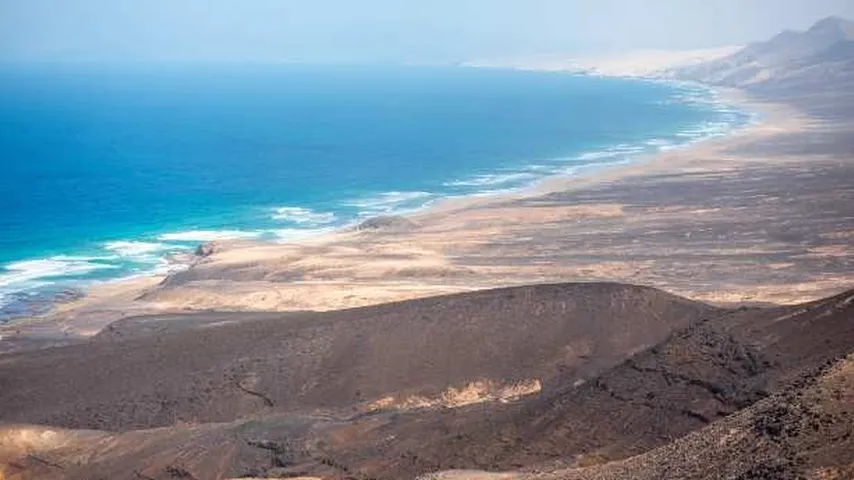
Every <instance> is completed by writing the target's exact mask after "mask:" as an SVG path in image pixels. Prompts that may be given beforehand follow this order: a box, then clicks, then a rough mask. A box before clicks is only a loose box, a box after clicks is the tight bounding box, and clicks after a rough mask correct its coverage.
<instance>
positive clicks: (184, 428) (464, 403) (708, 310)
mask: <svg viewBox="0 0 854 480" xmlns="http://www.w3.org/2000/svg"><path fill="white" fill-rule="evenodd" d="M852 319H854V292H848V293H846V294H843V295H840V296H837V297H834V298H830V299H827V300H824V301H819V302H813V303H810V304H805V305H800V306H795V307H775V308H763V309H740V310H721V309H715V308H712V307H708V306H706V305H703V304H700V303H696V302H691V301H688V300H685V299H681V298H679V297H675V296H672V295H668V294H665V293H663V292H659V291H656V290H653V289H649V288H640V287H632V286H623V285H615V284H577V285H548V286H539V287H525V288H515V289H503V290H495V291H487V292H478V293H471V294H463V295H455V296H450V297H438V298H432V299H426V300H417V301H410V302H402V303H398V304H391V305H386V306H381V307H369V308H364V309H356V310H351V311H343V312H331V313H323V314H293V315H290V316H281V315H278V316H274V315H266V316H265V315H246V314H196V315H187V316H180V317H168V318H166V317H146V318H137V319H128V320H124V321H122V322H120V323H118V324H115V325H114V326H113V327H112V328H111V329H109V330H107V331H105V332H103V333H102V334H101V335H100V336H99V337H98V338H96V339H94V340H93V341H92V342H91V343H90V344H89V345H86V346H72V347H60V348H56V349H51V350H45V351H36V352H27V353H22V354H17V355H8V356H5V357H4V358H3V359H2V361H0V384H2V385H3V387H4V388H3V389H2V393H0V396H2V398H0V405H2V407H0V418H2V420H3V421H4V422H5V423H7V424H10V423H15V424H17V425H9V426H7V427H5V428H4V429H3V431H2V432H0V464H3V465H5V467H4V468H5V472H6V474H7V476H11V478H46V479H50V478H57V479H59V478H68V479H70V478H110V479H122V478H129V479H130V478H135V479H139V478H154V479H158V480H160V479H169V478H196V479H208V478H211V479H213V478H217V479H218V478H230V477H234V478H237V477H242V476H256V477H267V478H276V477H280V478H285V477H294V476H299V475H310V476H315V477H319V478H359V479H368V478H379V479H398V478H414V477H416V476H418V475H422V474H427V473H429V472H437V471H442V470H449V469H478V470H489V471H510V472H512V471H520V473H518V474H513V473H509V474H506V475H512V476H516V475H521V476H525V475H528V474H530V473H531V472H534V471H540V472H554V471H566V473H565V474H560V475H558V476H557V477H555V478H564V477H566V478H576V477H573V475H582V473H578V472H583V477H580V478H588V477H587V476H586V475H588V472H596V475H600V474H601V475H603V476H601V477H590V478H681V477H674V476H671V477H666V476H664V477H658V476H657V475H659V473H660V472H659V471H657V470H655V468H661V467H655V468H653V467H652V466H650V467H648V468H649V470H648V471H649V472H650V473H649V476H647V477H637V476H633V475H631V474H627V473H626V472H627V471H628V470H626V469H625V467H622V466H621V465H626V464H624V463H621V462H623V461H624V462H633V461H634V462H643V461H646V460H643V459H644V458H650V457H647V456H645V455H653V456H654V455H669V456H668V457H666V458H667V459H668V460H667V462H670V463H667V465H671V464H672V465H673V468H674V469H677V468H683V467H684V468H687V466H685V465H684V464H681V463H680V461H681V460H680V458H684V457H681V456H680V455H682V453H681V452H686V451H692V452H695V453H693V454H692V455H718V453H717V452H716V451H712V450H710V449H709V447H708V442H706V443H703V442H699V441H694V440H691V439H692V438H695V436H696V435H697V434H698V433H699V432H704V431H707V430H708V429H715V430H713V431H714V432H720V431H721V430H720V428H723V427H720V428H719V427H718V425H728V424H727V423H723V424H722V423H721V422H740V423H737V425H748V424H750V422H754V423H756V422H755V421H754V420H751V418H754V417H755V416H756V415H758V414H759V413H761V412H766V411H770V410H768V409H769V408H770V409H772V410H773V409H774V408H776V407H775V405H777V406H778V405H780V401H779V400H775V399H779V398H786V397H785V396H786V395H789V394H788V393H786V392H793V391H795V392H797V391H801V390H803V389H804V388H807V387H809V386H810V385H814V384H816V382H815V381H813V380H810V379H819V378H825V376H827V375H828V374H829V373H828V372H831V371H832V372H836V371H837V370H833V369H830V370H829V369H828V368H830V365H833V364H834V362H835V361H836V359H838V358H840V357H841V356H843V355H846V354H850V353H851V352H852V347H854V322H852ZM158 359H161V360H158ZM145 362H149V364H150V363H151V362H156V364H155V368H151V369H146V368H143V365H145ZM833 368H843V370H844V371H845V372H849V371H850V369H849V368H848V367H846V366H845V365H842V366H838V367H833ZM846 375H847V374H846ZM833 378H837V377H833ZM844 378H848V377H844ZM805 379H806V380H805ZM822 381H823V380H822ZM846 381H847V380H846ZM834 388H835V389H833V388H831V389H820V390H810V391H809V392H811V393H809V395H813V397H810V398H814V397H815V398H819V397H820V399H821V401H822V402H827V405H828V407H827V408H828V410H827V411H828V412H831V411H832V412H835V413H833V415H834V416H833V424H832V425H831V427H832V428H829V430H827V431H826V432H825V430H822V429H819V430H816V431H815V432H811V433H810V435H811V437H809V438H810V439H811V440H810V441H811V442H813V443H811V445H812V444H815V443H816V442H819V443H820V442H823V441H825V442H831V441H832V443H828V445H830V444H832V445H834V447H833V448H834V449H835V450H833V455H830V454H825V453H822V452H818V453H816V454H815V455H812V454H811V455H809V456H806V457H804V459H803V461H801V460H800V458H801V457H799V456H797V455H796V457H797V458H795V460H796V461H795V460H792V459H791V458H789V457H790V456H791V455H792V454H791V451H792V449H791V448H789V447H786V448H789V450H785V451H783V450H774V449H773V448H771V447H768V448H767V449H766V450H763V452H766V454H764V455H765V456H762V457H757V459H756V460H754V459H753V456H752V453H751V452H750V451H748V450H737V449H736V447H737V446H738V445H740V444H733V445H735V446H736V447H733V449H732V450H731V451H730V452H729V455H730V457H732V458H734V459H737V460H738V462H735V463H734V464H735V465H740V466H739V467H738V469H740V470H738V472H740V473H738V475H743V474H744V475H746V474H747V473H745V472H748V473H749V472H750V471H752V470H751V469H755V468H760V469H761V468H766V467H767V465H770V463H769V462H771V463H774V462H776V463H774V465H777V464H780V465H782V466H774V467H773V468H781V469H783V470H781V471H785V474H786V475H794V476H791V477H774V476H771V477H767V476H766V477H762V476H753V477H750V476H742V477H738V476H737V475H735V474H734V476H732V477H730V478H800V477H798V476H797V475H803V474H804V472H808V471H812V470H816V469H819V468H824V469H843V470H844V469H845V468H848V467H846V466H845V465H846V464H845V459H846V458H848V459H850V458H852V457H851V454H854V451H852V449H851V444H850V442H849V443H846V442H847V441H845V440H844V439H843V440H839V439H838V436H839V435H838V434H839V432H840V431H843V430H845V429H846V428H847V429H848V430H849V431H850V430H851V428H852V427H854V419H852V418H851V417H850V416H848V415H847V414H846V413H844V412H845V411H847V410H845V407H844V406H845V405H846V403H845V402H844V399H845V398H849V397H848V396H849V395H850V390H849V389H848V383H845V382H842V383H840V384H839V387H838V388H837V387H834ZM793 389H794V390H793ZM781 395H782V396H783V397H781ZM72 398H73V399H76V400H75V401H72V402H69V401H68V399H72ZM839 399H842V400H839ZM840 401H841V402H842V403H839V402H840ZM816 402H818V400H816V401H812V400H811V401H810V404H817V403H816ZM769 405H770V406H769ZM751 412H759V413H751ZM799 412H800V410H794V411H793V413H792V415H796V414H797V415H800V413H799ZM745 415H746V416H747V417H745ZM751 415H752V416H751ZM762 415H765V414H764V413H763V414H762ZM781 415H784V417H785V415H788V414H787V413H786V412H782V413H781ZM808 415H812V414H808ZM742 417H743V418H746V420H738V419H739V418H742ZM802 417H803V416H799V417H798V419H797V422H802V420H801V419H802ZM787 418H788V417H785V419H787ZM804 418H806V420H803V422H807V423H806V425H809V423H808V422H809V418H812V417H808V418H807V417H804ZM821 418H823V417H821ZM793 422H794V420H793ZM778 423H779V422H778ZM790 423H791V422H789V421H788V420H785V422H784V424H785V425H789V424H790ZM27 424H41V425H43V426H40V427H35V426H28V425H27ZM791 424H793V425H794V423H791ZM797 425H800V423H797ZM59 426H64V427H72V428H75V429H76V430H64V429H61V428H56V427H59ZM152 427H166V428H153V429H152ZM733 428H735V427H733ZM745 428H746V427H745ZM781 428H783V427H781ZM798 428H800V427H798ZM770 429H771V430H770V431H771V432H772V434H773V435H776V434H774V433H773V432H775V431H776V427H774V426H773V425H772V426H771V427H770ZM117 430H118V431H117ZM725 431H729V430H725ZM692 432H694V433H692ZM716 434H717V433H716ZM685 435H689V436H688V437H685V439H683V440H680V441H679V442H677V443H673V444H671V442H673V441H674V440H676V439H678V438H680V437H683V436H685ZM701 438H705V437H701ZM692 442H693V443H692ZM668 444H670V445H668ZM662 448H664V449H667V448H670V449H671V450H662ZM672 449H676V450H672ZM813 450H814V449H813ZM813 450H809V451H810V452H812V451H813ZM661 452H664V453H661ZM667 452H677V453H667ZM775 452H777V453H775ZM780 452H782V453H780ZM787 452H788V453H787ZM637 455H641V457H637ZM739 455H741V456H739ZM653 458H665V457H653ZM716 458H717V457H716ZM83 459H86V460H85V461H83ZM624 459H628V460H624ZM790 460H791V461H790ZM657 462H658V461H657V460H656V462H654V465H659V464H658V463H657ZM600 464H603V465H604V466H602V467H598V468H601V470H599V469H596V470H579V471H576V470H574V469H577V468H588V469H589V468H593V466H595V465H600ZM760 464H761V465H760ZM631 465H635V464H631ZM680 465H682V466H680ZM763 465H764V466H763ZM631 468H632V469H635V468H637V467H635V466H632V467H631ZM520 469H521V470H520ZM567 469H569V470H567ZM695 469H696V467H695ZM843 470H840V471H843ZM673 471H674V472H676V471H680V470H678V469H677V470H673ZM705 471H708V470H705ZM734 471H735V470H734ZM757 471H758V470H757ZM844 471H847V470H844ZM526 472H528V473H526ZM612 472H616V473H612ZM620 472H622V473H620ZM656 472H657V473H656ZM14 475H18V477H15V476H14ZM449 475H450V474H449ZM471 475H473V474H464V475H463V476H462V477H459V476H458V475H457V476H456V477H454V476H449V477H447V478H479V477H477V476H471ZM690 478H694V477H690ZM696 478H707V477H696ZM826 478H845V477H844V476H835V477H834V476H832V475H831V476H828V477H826Z"/></svg>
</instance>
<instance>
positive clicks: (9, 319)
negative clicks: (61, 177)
mask: <svg viewBox="0 0 854 480" xmlns="http://www.w3.org/2000/svg"><path fill="white" fill-rule="evenodd" d="M471 68H474V67H471ZM565 73H567V74H570V75H575V74H576V73H574V72H565ZM600 76H602V77H615V76H614V75H600ZM616 77H617V78H624V79H625V80H630V81H638V82H646V83H664V84H667V85H670V86H671V87H672V88H674V89H684V90H685V92H686V93H688V94H689V95H690V94H693V93H696V92H692V91H691V90H701V91H702V92H703V94H702V95H703V97H704V99H703V100H700V101H702V102H704V103H705V102H708V103H709V104H710V105H714V108H715V109H720V108H724V109H732V110H733V111H734V112H737V114H738V115H739V116H741V117H742V119H741V120H740V121H738V122H733V123H731V124H729V125H728V126H727V127H726V130H724V131H711V132H709V133H707V134H704V135H700V136H698V137H696V138H693V137H690V136H687V137H685V140H684V141H683V142H682V143H668V141H667V140H663V138H659V137H655V138H652V139H644V140H637V141H635V142H630V143H620V144H613V145H610V146H608V147H605V148H603V149H602V150H592V151H586V150H585V151H580V152H577V153H576V154H573V155H571V156H568V157H567V159H570V158H572V159H575V158H576V157H577V158H581V157H584V156H585V155H589V154H595V155H603V157H602V158H603V159H604V160H603V161H601V162H592V163H590V164H584V165H578V166H575V167H573V166H566V168H565V171H562V170H564V169H563V168H562V167H561V166H559V165H557V164H556V165H555V166H554V167H553V170H555V172H550V173H546V174H544V175H542V176H538V178H534V179H532V180H530V181H528V182H527V183H524V184H521V185H515V186H509V187H502V184H504V183H508V182H498V183H496V184H495V187H494V188H493V187H492V186H491V185H492V184H491V183H487V184H483V185H481V187H482V189H480V190H476V191H473V192H470V193H463V194H455V193H450V192H444V194H440V193H435V194H434V193H432V192H431V193H429V196H433V197H435V198H431V199H430V201H428V202H427V203H424V204H423V205H420V206H417V207H414V208H402V209H394V210H393V211H391V212H389V213H387V214H386V213H380V214H378V215H379V216H403V217H420V216H423V215H428V216H429V214H430V212H431V211H433V210H435V209H445V208H448V206H450V205H460V206H462V208H465V206H467V205H479V204H483V203H486V204H488V203H492V202H500V201H503V200H506V199H513V198H524V197H526V196H528V195H531V194H542V193H548V188H549V187H548V186H549V185H561V184H563V183H567V182H568V183H573V182H576V181H578V180H584V179H588V178H595V177H596V176H598V175H599V174H600V172H610V171H613V170H616V171H620V170H622V169H629V168H633V167H635V166H637V165H642V164H644V163H646V162H647V161H650V160H651V159H653V158H655V157H657V156H659V155H662V154H664V153H667V151H679V150H683V149H686V148H692V147H693V146H695V145H697V144H701V143H705V142H708V141H712V140H715V139H719V138H726V137H729V136H731V135H734V134H736V133H738V132H739V131H741V130H744V129H746V128H750V127H751V125H752V124H754V123H755V122H756V112H755V111H752V110H749V109H745V108H743V105H742V104H741V101H742V99H738V98H735V97H733V96H732V92H728V93H727V92H725V91H724V90H723V89H720V88H716V87H712V86H708V85H703V84H701V83H697V82H684V81H676V80H667V79H659V78H653V77H632V76H620V75H618V76H616ZM705 97H708V98H705ZM682 101H684V102H686V103H689V104H690V103H693V102H694V101H697V100H690V99H688V100H682ZM709 122H712V120H709V121H707V122H704V123H703V124H701V125H706V124H708V123H709ZM691 128H695V127H691ZM687 131H688V132H691V131H692V130H691V129H689V130H687ZM679 133H683V132H682V131H680V132H679ZM679 133H677V134H676V136H679ZM666 137H669V136H666ZM660 141H664V142H665V144H663V145H660V146H654V145H656V143H655V142H660ZM623 146H625V147H627V148H629V149H630V150H635V149H640V150H643V148H644V146H646V148H651V149H654V151H638V152H637V153H623V152H620V151H619V148H620V147H623ZM609 156H610V157H611V158H609ZM616 157H623V159H619V160H617V159H615V158H616ZM525 168H526V167H524V166H520V167H517V168H516V169H515V170H513V172H514V173H515V171H516V170H519V171H520V172H521V171H523V170H525ZM502 171H503V170H497V171H496V173H489V174H482V175H480V174H479V175H475V176H474V177H472V178H475V179H477V178H480V177H481V176H484V177H485V176H493V175H496V176H498V175H500V174H501V172H502ZM531 175H532V176H534V174H533V173H532V174H531ZM456 183H459V184H466V183H468V181H467V180H465V179H461V180H449V181H447V182H446V184H447V185H451V184H456ZM555 188H559V187H555ZM392 193H393V192H392ZM286 208H296V209H303V207H286ZM305 210H306V211H311V210H308V209H305ZM325 214H326V212H319V213H317V215H325ZM330 215H331V213H330ZM370 218H373V217H361V218H355V219H352V220H351V221H349V222H346V223H343V224H339V225H331V224H318V225H311V226H309V227H306V228H291V227H287V228H284V229H283V230H282V231H285V230H288V231H290V230H293V231H294V233H295V235H294V238H293V239H288V238H285V237H283V236H281V235H280V234H278V233H277V235H280V237H279V238H276V239H274V238H272V236H273V233H274V232H276V230H274V229H269V228H259V229H248V230H234V231H222V232H221V231H219V230H210V231H208V230H205V229H204V228H202V229H200V230H193V231H177V232H173V233H160V234H153V235H148V236H143V237H138V238H129V239H126V240H116V239H112V240H109V241H104V242H102V243H103V245H104V248H105V249H106V250H107V253H111V252H113V255H115V258H114V259H111V260H110V261H115V262H121V261H122V260H121V258H120V257H121V256H124V255H125V254H123V253H122V252H121V251H118V248H117V247H116V246H117V245H120V244H121V245H123V246H131V245H132V246H135V247H137V248H140V247H142V248H147V249H148V248H158V246H160V247H164V249H163V250H162V253H161V251H159V250H151V251H150V252H149V251H148V250H146V251H144V252H142V253H143V254H146V255H148V254H150V255H152V256H156V257H157V262H158V264H157V266H155V267H153V268H152V269H151V270H149V271H141V272H137V273H132V274H129V275H126V276H121V277H114V278H104V279H91V280H88V279H87V280H59V281H57V282H55V283H54V282H51V283H50V284H45V285H44V286H43V287H40V288H43V290H33V291H25V290H21V291H13V292H11V293H10V296H11V297H13V298H14V297H18V299H15V300H13V301H12V302H10V303H8V304H0V313H3V315H0V325H3V324H4V323H8V324H13V323H18V322H20V321H22V320H25V319H27V318H30V317H44V316H49V315H51V314H52V313H54V311H55V309H56V308H57V307H62V306H63V305H64V304H65V303H69V302H68V298H70V297H71V296H72V295H74V296H80V297H83V298H85V297H88V296H89V295H90V292H92V291H95V290H98V289H100V288H102V287H103V288H108V289H109V288H112V286H113V285H114V284H116V283H125V282H129V283H134V282H135V281H136V280H137V279H138V278H140V277H151V278H160V279H164V278H166V277H168V276H169V275H170V274H172V273H175V272H177V271H180V270H182V269H184V268H189V267H191V266H192V264H193V262H194V261H195V259H194V255H193V250H194V249H196V248H197V246H198V245H203V244H206V243H212V242H213V243H221V244H226V245H235V244H243V243H247V244H260V245H270V244H273V245H278V244H285V243H289V244H291V243H300V242H304V241H306V240H314V239H321V240H322V239H323V238H326V237H327V236H329V235H335V234H339V233H346V232H349V231H352V230H354V229H355V228H357V227H358V225H359V224H360V223H362V222H363V221H366V220H369V219H370ZM297 232H298V233H297ZM220 233H222V234H223V235H222V238H214V237H216V236H218V235H216V234H220ZM229 233H233V234H234V236H233V237H229V236H228V235H227V234H229ZM189 234H196V235H197V236H199V239H198V240H195V242H198V243H195V242H193V241H190V240H188V239H189V238H190V236H189ZM206 236H208V237H211V238H208V239H204V237H206ZM174 237H187V238H186V239H185V238H181V239H180V240H178V243H175V242H174V241H173V240H175V238H174ZM170 242H171V243H170ZM191 244H192V245H191ZM166 247H171V248H166ZM125 249H126V248H125ZM92 255H95V254H92ZM60 258H62V259H66V258H67V259H75V260H76V259H78V258H79V259H80V261H84V259H88V258H90V257H89V254H78V253H75V252H71V253H68V254H60V255H54V256H49V257H44V258H27V259H22V260H16V261H14V262H11V263H10V265H13V264H15V265H16V264H27V263H38V262H43V261H47V262H51V261H54V260H55V259H56V260H58V259H60ZM105 258H106V257H104V258H101V257H100V256H99V255H95V256H92V257H91V259H92V260H93V261H95V262H96V265H95V266H93V268H92V270H93V271H97V270H98V269H100V268H102V267H101V266H100V265H99V264H97V262H100V261H101V260H103V259H105ZM126 262H135V260H133V259H132V257H129V258H128V259H127V260H126ZM105 268H106V267H105ZM120 268H121V269H124V268H125V267H123V266H119V265H118V264H116V265H112V264H111V265H110V266H109V267H108V268H106V270H107V271H109V270H110V269H120ZM61 277H62V275H61V274H60V275H58V276H57V277H56V278H61ZM28 296H32V298H33V301H32V302H31V301H30V300H28V299H27V298H26V297H28ZM51 298H54V300H51ZM70 303H74V302H70ZM10 305H11V306H13V307H14V308H12V310H11V311H12V313H7V312H3V309H6V308H7V307H9V306H10ZM15 309H18V310H19V311H21V312H23V311H27V310H29V311H30V312H32V313H31V314H15V313H14V310H15Z"/></svg>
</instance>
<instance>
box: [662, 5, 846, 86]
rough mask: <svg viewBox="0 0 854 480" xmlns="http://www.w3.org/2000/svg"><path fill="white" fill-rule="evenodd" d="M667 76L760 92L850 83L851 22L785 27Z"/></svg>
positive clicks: (828, 21) (829, 20)
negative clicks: (763, 39)
mask: <svg viewBox="0 0 854 480" xmlns="http://www.w3.org/2000/svg"><path fill="white" fill-rule="evenodd" d="M671 75H673V76H675V77H678V78H682V79H687V80H696V81H701V82H704V83H709V84H713V85H720V86H727V87H736V88H745V89H749V90H758V91H765V92H773V91H787V90H791V89H801V88H812V87H817V86H821V85H828V84H832V85H834V86H841V85H848V84H851V85H854V22H851V21H849V20H845V19H843V18H839V17H829V18H826V19H824V20H821V21H819V22H818V23H816V24H815V25H813V26H812V27H811V28H810V29H809V30H807V31H805V32H795V31H791V30H787V31H784V32H782V33H780V34H778V35H776V36H775V37H773V38H771V39H770V40H768V41H766V42H758V43H753V44H751V45H748V46H747V47H745V48H744V49H742V50H740V51H738V52H736V53H734V54H732V55H730V56H728V57H724V58H721V59H717V60H713V61H710V62H706V63H702V64H698V65H693V66H690V67H685V68H680V69H677V70H674V71H672V72H671Z"/></svg>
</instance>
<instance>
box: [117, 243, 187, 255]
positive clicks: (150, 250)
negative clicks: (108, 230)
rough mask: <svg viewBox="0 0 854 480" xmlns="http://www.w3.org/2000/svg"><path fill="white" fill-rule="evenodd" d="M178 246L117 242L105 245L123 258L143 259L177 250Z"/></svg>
mask: <svg viewBox="0 0 854 480" xmlns="http://www.w3.org/2000/svg"><path fill="white" fill-rule="evenodd" d="M177 248H180V247H178V246H177V245H170V244H167V243H160V242H140V241H133V240H132V241H117V242H107V243H105V244H104V249H105V250H108V251H110V252H113V253H115V254H116V255H119V256H121V257H142V256H151V255H153V254H155V253H159V252H166V251H169V250H175V249H177Z"/></svg>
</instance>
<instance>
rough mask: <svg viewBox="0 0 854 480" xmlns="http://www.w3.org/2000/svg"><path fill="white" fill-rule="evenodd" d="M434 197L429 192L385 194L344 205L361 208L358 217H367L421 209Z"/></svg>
mask: <svg viewBox="0 0 854 480" xmlns="http://www.w3.org/2000/svg"><path fill="white" fill-rule="evenodd" d="M432 196H433V194H431V193H429V192H420V191H415V192H383V193H380V194H378V195H376V196H374V197H370V198H365V199H361V200H352V201H349V202H345V203H344V205H346V206H348V207H356V208H359V209H360V211H359V213H358V215H359V216H360V217H366V216H374V215H381V214H389V213H399V212H401V211H402V210H412V209H417V208H421V207H423V206H424V205H425V203H426V200H427V199H428V198H431V197H432Z"/></svg>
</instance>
